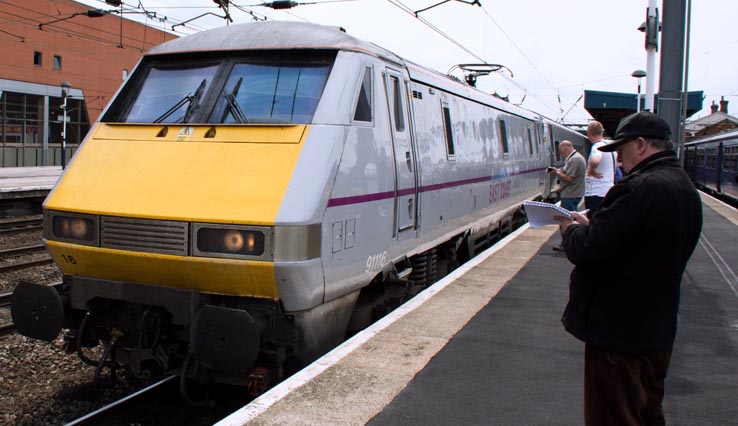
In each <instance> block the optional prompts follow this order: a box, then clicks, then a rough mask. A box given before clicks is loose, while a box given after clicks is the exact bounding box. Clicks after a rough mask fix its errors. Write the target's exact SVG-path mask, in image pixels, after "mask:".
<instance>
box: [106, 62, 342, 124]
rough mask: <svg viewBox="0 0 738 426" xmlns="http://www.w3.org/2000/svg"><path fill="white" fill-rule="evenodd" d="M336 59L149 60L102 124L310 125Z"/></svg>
mask: <svg viewBox="0 0 738 426" xmlns="http://www.w3.org/2000/svg"><path fill="white" fill-rule="evenodd" d="M334 58H335V54H331V53H329V52H326V53H321V54H318V55H315V52H313V54H311V55H310V56H309V57H308V56H307V55H306V54H305V52H296V53H295V55H294V56H291V55H288V54H285V52H279V53H278V54H274V53H272V54H266V53H264V52H262V53H261V54H259V55H257V56H249V57H230V56H229V57H223V58H217V57H212V56H209V57H206V58H202V59H201V60H199V61H197V60H192V59H190V60H183V58H182V57H181V56H178V57H171V56H169V57H154V58H147V59H146V60H145V61H144V63H142V65H141V66H140V67H138V69H137V71H136V73H135V74H134V75H133V76H131V79H132V80H131V81H130V82H129V84H127V85H126V87H125V88H124V90H122V91H121V93H120V94H119V95H118V97H117V98H116V99H115V101H114V102H113V104H112V105H111V107H110V109H109V111H108V112H107V113H106V114H105V116H104V117H103V119H102V121H103V122H117V123H208V124H221V123H224V124H307V123H309V122H310V121H311V120H312V118H313V114H314V113H315V109H316V108H317V106H318V101H319V100H320V96H321V94H322V93H323V88H324V87H325V84H326V81H327V79H328V74H329V72H330V69H331V65H332V63H333V59H334Z"/></svg>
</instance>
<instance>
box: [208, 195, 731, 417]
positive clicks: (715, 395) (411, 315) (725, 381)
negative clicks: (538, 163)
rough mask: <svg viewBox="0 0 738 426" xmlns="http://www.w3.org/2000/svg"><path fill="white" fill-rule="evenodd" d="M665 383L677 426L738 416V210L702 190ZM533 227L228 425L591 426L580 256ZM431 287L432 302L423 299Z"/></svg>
mask: <svg viewBox="0 0 738 426" xmlns="http://www.w3.org/2000/svg"><path fill="white" fill-rule="evenodd" d="M703 200H704V203H703V210H704V216H705V224H704V227H703V234H702V236H701V238H700V242H699V244H698V246H697V249H696V250H695V253H694V254H693V256H692V259H691V260H690V262H689V264H688V266H687V271H686V273H685V276H684V279H683V281H682V304H681V309H680V314H679V329H678V334H677V340H676V344H675V348H674V353H673V357H672V364H671V368H670V371H669V376H668V379H667V384H666V397H665V400H664V407H665V410H666V417H667V424H669V425H696V424H704V425H727V424H738V421H737V420H736V419H738V404H736V396H737V395H738V278H736V267H737V266H738V250H736V241H738V213H736V210H735V209H733V208H731V207H728V206H725V205H723V204H722V203H720V202H717V201H715V200H712V199H710V198H709V197H703ZM559 239H560V237H559V235H558V230H557V228H556V227H553V226H551V227H545V228H541V229H530V228H526V229H524V230H522V231H519V232H518V233H517V235H515V236H514V238H512V239H510V240H509V241H508V242H507V243H506V244H505V245H504V246H502V247H497V248H493V249H491V250H489V251H488V252H485V253H484V254H482V255H480V256H479V257H478V258H477V259H475V260H473V261H472V264H471V265H467V266H465V267H463V268H461V269H460V270H458V271H455V272H454V273H453V274H452V275H451V276H449V277H447V278H444V279H443V280H441V281H440V282H439V283H437V284H436V285H434V286H433V287H431V288H430V289H428V290H426V291H425V292H423V293H421V295H419V297H417V298H416V299H418V300H415V299H414V300H412V301H410V302H408V303H407V304H405V305H403V306H402V307H401V308H399V309H398V312H396V313H394V314H392V315H393V316H394V318H389V317H388V318H385V319H383V320H382V321H380V322H378V323H377V324H375V325H373V326H372V327H370V328H369V329H367V330H365V331H364V332H362V333H360V334H358V335H357V336H355V337H354V338H352V339H351V340H349V341H347V343H346V344H345V345H342V346H341V347H339V348H337V349H336V350H334V351H332V352H331V353H329V354H327V355H326V356H324V357H323V358H321V359H320V360H318V361H317V362H316V363H314V364H312V365H311V366H309V367H307V368H306V369H305V370H303V371H301V372H300V373H298V374H296V375H295V376H293V377H292V378H290V379H288V380H286V381H285V382H283V383H282V384H280V385H279V386H277V387H275V388H274V389H272V390H271V391H270V392H268V393H266V394H264V395H263V396H262V397H260V398H258V399H257V400H255V401H254V402H253V403H251V404H249V405H248V406H246V407H244V408H242V409H241V410H239V411H237V412H236V413H234V414H233V415H231V416H230V417H228V418H226V419H224V420H222V421H221V422H220V423H218V425H220V426H224V425H241V424H250V425H285V424H290V425H297V426H299V425H370V426H385V425H387V426H390V425H391V426H396V425H408V426H412V425H577V424H583V414H582V413H583V410H582V400H583V392H582V379H583V356H584V344H583V343H582V342H580V341H578V340H577V339H575V338H574V337H572V336H571V335H569V334H568V333H566V331H565V330H564V329H563V327H562V326H561V323H560V317H561V313H562V312H563V309H564V306H565V304H566V301H567V292H568V276H569V273H570V272H571V269H572V265H571V264H570V263H569V262H568V260H567V259H566V257H565V256H564V255H563V254H559V253H555V252H553V251H552V249H551V247H552V246H553V245H555V244H558V242H559ZM421 296H422V297H421Z"/></svg>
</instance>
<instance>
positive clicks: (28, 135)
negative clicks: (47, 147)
mask: <svg viewBox="0 0 738 426" xmlns="http://www.w3.org/2000/svg"><path fill="white" fill-rule="evenodd" d="M43 111H44V97H43V96H37V95H26V94H24V93H15V92H7V91H4V92H3V93H2V97H0V132H2V133H1V134H0V139H1V140H2V143H3V147H7V146H34V145H37V146H41V144H42V143H43V140H42V133H43V132H42V131H41V126H42V124H43Z"/></svg>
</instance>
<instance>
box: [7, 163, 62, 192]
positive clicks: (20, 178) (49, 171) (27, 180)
mask: <svg viewBox="0 0 738 426" xmlns="http://www.w3.org/2000/svg"><path fill="white" fill-rule="evenodd" d="M61 173H62V170H61V167H60V166H50V167H0V195H1V194H6V195H8V194H12V193H19V192H38V191H46V192H48V191H49V190H51V188H52V187H53V186H54V184H55V183H56V181H57V180H59V176H61Z"/></svg>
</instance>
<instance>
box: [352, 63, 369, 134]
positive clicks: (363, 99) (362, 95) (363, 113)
mask: <svg viewBox="0 0 738 426" xmlns="http://www.w3.org/2000/svg"><path fill="white" fill-rule="evenodd" d="M354 121H367V122H371V121H372V68H371V67H366V69H365V70H364V79H363V81H362V83H361V90H360V91H359V99H358V100H357V101H356V110H355V111H354Z"/></svg>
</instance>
